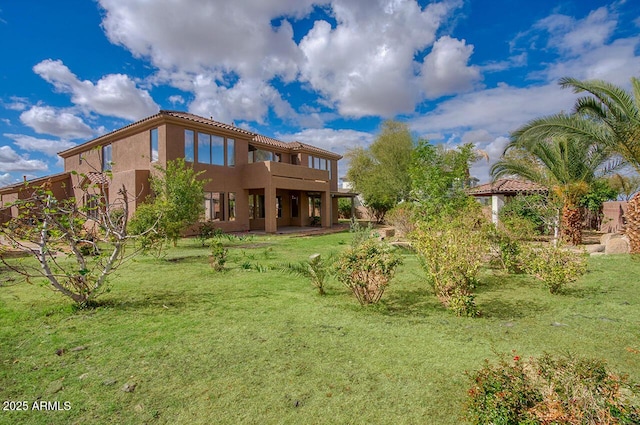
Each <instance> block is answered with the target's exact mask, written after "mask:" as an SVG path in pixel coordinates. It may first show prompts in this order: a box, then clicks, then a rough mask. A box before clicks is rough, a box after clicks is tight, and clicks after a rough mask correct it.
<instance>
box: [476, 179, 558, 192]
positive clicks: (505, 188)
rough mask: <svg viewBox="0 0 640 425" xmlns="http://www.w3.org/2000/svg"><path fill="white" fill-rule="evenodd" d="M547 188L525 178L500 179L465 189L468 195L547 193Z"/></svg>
mask: <svg viewBox="0 0 640 425" xmlns="http://www.w3.org/2000/svg"><path fill="white" fill-rule="evenodd" d="M547 192H548V189H547V188H546V187H544V186H542V185H539V184H537V183H533V182H530V181H527V180H516V179H500V180H496V181H494V182H491V183H485V184H481V185H479V186H475V187H471V188H469V189H467V193H468V194H469V195H474V196H486V195H517V194H519V193H547Z"/></svg>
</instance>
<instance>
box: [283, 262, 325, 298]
mask: <svg viewBox="0 0 640 425" xmlns="http://www.w3.org/2000/svg"><path fill="white" fill-rule="evenodd" d="M332 258H333V257H332V256H329V257H328V259H326V260H325V259H323V258H322V256H321V255H320V254H312V255H310V256H309V260H308V261H300V262H299V263H286V264H283V265H282V267H281V269H282V270H283V271H285V272H287V273H290V274H293V275H296V276H302V277H305V278H307V279H309V281H310V282H311V284H312V285H313V286H315V287H316V288H317V289H318V293H319V294H320V295H325V290H324V284H325V282H326V279H327V278H328V277H329V275H330V274H331V263H332Z"/></svg>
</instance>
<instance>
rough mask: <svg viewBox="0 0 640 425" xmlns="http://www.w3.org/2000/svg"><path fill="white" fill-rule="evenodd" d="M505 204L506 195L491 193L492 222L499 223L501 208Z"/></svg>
mask: <svg viewBox="0 0 640 425" xmlns="http://www.w3.org/2000/svg"><path fill="white" fill-rule="evenodd" d="M503 206H504V195H500V194H493V195H491V222H493V224H495V225H496V226H497V225H498V222H499V218H498V217H499V215H498V214H500V210H501V209H502V207H503Z"/></svg>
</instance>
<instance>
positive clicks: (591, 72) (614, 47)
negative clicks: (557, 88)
mask: <svg viewBox="0 0 640 425" xmlns="http://www.w3.org/2000/svg"><path fill="white" fill-rule="evenodd" d="M639 46H640V37H633V38H624V39H619V40H615V41H614V42H612V43H611V44H608V45H602V46H599V47H595V48H593V49H591V50H589V51H588V52H585V53H583V54H582V55H580V56H577V57H575V58H567V59H565V60H562V61H558V62H556V63H553V64H551V65H549V67H548V68H546V69H545V70H543V71H541V72H539V73H537V74H532V77H540V78H543V79H545V80H547V81H557V80H558V79H559V78H561V77H566V76H571V77H574V78H577V79H579V80H591V79H600V80H605V81H609V82H611V83H613V84H616V85H620V86H624V87H626V86H628V85H629V80H630V78H631V77H632V76H633V75H638V74H639V73H640V56H638V55H636V54H635V52H636V50H637V49H638V47H639Z"/></svg>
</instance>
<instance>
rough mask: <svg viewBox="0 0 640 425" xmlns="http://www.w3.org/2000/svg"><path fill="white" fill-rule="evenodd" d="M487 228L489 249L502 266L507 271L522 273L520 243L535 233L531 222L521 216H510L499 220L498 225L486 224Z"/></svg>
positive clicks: (529, 238)
mask: <svg viewBox="0 0 640 425" xmlns="http://www.w3.org/2000/svg"><path fill="white" fill-rule="evenodd" d="M487 229H488V232H487V235H488V239H489V242H490V244H491V249H492V251H493V254H494V256H495V257H497V259H498V261H499V262H500V264H501V266H502V268H504V270H506V271H507V272H509V273H522V272H523V271H524V266H523V264H522V260H523V256H522V250H523V248H522V244H523V243H524V242H525V241H529V240H531V239H532V238H533V237H534V235H535V231H534V229H533V227H532V226H531V222H530V221H528V220H526V219H523V218H519V217H511V218H509V219H508V220H506V221H505V222H500V224H499V226H498V227H495V226H488V227H487Z"/></svg>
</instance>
